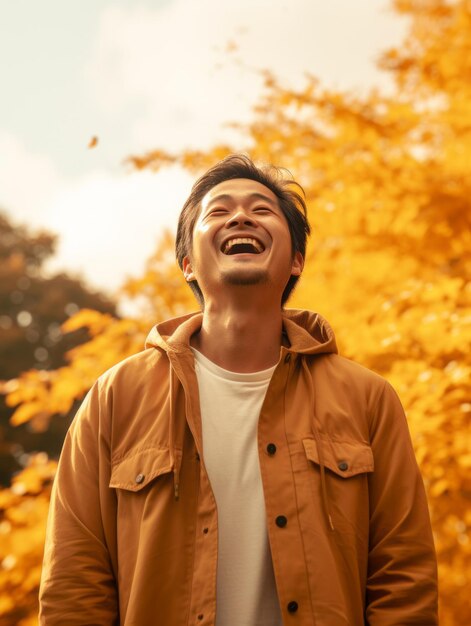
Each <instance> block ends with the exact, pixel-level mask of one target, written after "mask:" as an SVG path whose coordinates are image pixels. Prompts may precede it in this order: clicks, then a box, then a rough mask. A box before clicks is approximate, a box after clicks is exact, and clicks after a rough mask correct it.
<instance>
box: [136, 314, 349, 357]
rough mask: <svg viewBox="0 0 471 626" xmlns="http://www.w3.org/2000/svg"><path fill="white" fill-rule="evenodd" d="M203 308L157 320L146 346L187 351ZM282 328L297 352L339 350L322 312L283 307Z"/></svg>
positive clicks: (332, 351)
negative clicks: (162, 320)
mask: <svg viewBox="0 0 471 626" xmlns="http://www.w3.org/2000/svg"><path fill="white" fill-rule="evenodd" d="M202 321H203V314H202V312H201V311H198V312H195V313H189V314H187V315H182V316H180V317H174V318H172V319H170V320H167V321H165V322H161V323H159V324H156V325H155V326H154V327H153V328H152V329H151V331H150V332H149V334H148V336H147V339H146V342H145V347H146V348H151V347H154V348H161V349H162V350H164V351H165V352H177V353H178V352H188V351H189V350H190V337H191V335H193V333H195V332H196V331H198V330H199V329H200V328H201V324H202ZM283 330H284V332H285V333H286V336H287V337H288V341H289V344H290V347H289V348H287V350H288V352H294V353H298V354H326V353H335V354H337V353H338V349H337V344H336V341H335V336H334V331H333V330H332V328H331V326H330V324H329V323H328V322H327V320H326V319H325V318H323V317H322V316H321V315H320V314H319V313H314V312H312V311H305V310H300V309H284V310H283Z"/></svg>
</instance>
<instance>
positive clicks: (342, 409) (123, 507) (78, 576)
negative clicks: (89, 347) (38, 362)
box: [40, 310, 438, 626]
mask: <svg viewBox="0 0 471 626" xmlns="http://www.w3.org/2000/svg"><path fill="white" fill-rule="evenodd" d="M201 320H202V316H201V313H195V314H192V315H187V316H184V317H180V318H176V319H172V320H170V321H167V322H165V323H162V324H158V325H157V326H155V327H154V328H153V329H152V330H151V332H150V334H149V336H148V339H147V342H146V348H147V349H145V350H144V351H142V352H140V353H139V354H136V355H135V356H132V357H130V358H128V359H126V360H124V361H122V362H121V363H119V364H118V365H116V366H115V367H113V368H112V369H110V370H109V371H108V372H106V373H105V374H103V375H102V376H101V377H100V378H99V379H98V381H97V382H96V383H95V384H94V386H93V387H92V389H91V390H90V392H89V393H88V395H87V396H86V398H85V400H84V401H83V403H82V405H81V407H80V409H79V411H78V413H77V415H76V417H75V418H74V421H73V422H72V425H71V427H70V429H69V432H68V434H67V437H66V440H65V443H64V447H63V451H62V454H61V458H60V462H59V467H58V471H57V475H56V478H55V481H54V486H53V494H52V500H51V506H50V511H49V519H48V527H47V539H46V546H45V553H44V563H43V572H42V579H41V587H40V624H43V625H47V626H53V625H56V624H57V625H60V626H73V625H77V624H81V625H84V626H85V625H86V626H108V625H115V624H116V625H117V624H120V625H124V626H147V625H149V626H151V625H152V626H184V625H185V626H186V625H194V626H209V625H211V624H214V619H215V612H216V601H217V598H216V568H217V554H218V516H217V507H216V502H215V499H214V495H213V492H212V490H211V485H210V482H209V480H208V475H207V473H206V469H205V465H204V442H203V441H202V428H201V416H200V409H199V399H198V384H197V379H196V375H195V370H194V360H193V354H192V352H191V350H190V348H189V338H190V336H191V335H192V333H194V332H195V331H196V330H197V329H198V328H199V327H200V326H201ZM283 324H284V331H285V333H286V335H287V337H288V340H289V342H290V347H289V348H285V347H281V348H280V359H279V362H278V365H277V367H276V369H275V371H274V373H273V377H272V380H271V382H270V385H269V388H268V391H267V395H266V398H265V401H264V404H263V407H262V410H261V413H260V419H259V425H258V449H259V459H260V470H261V477H262V482H263V490H264V495H265V505H266V522H267V527H268V535H269V540H270V547H271V553H272V557H273V566H274V571H275V578H276V587H277V593H278V598H279V602H280V607H281V611H282V615H283V623H284V624H285V625H287V626H291V625H293V626H361V625H365V624H368V625H370V626H393V625H394V626H408V625H412V624H414V625H420V626H434V625H435V624H437V623H438V620H437V578H436V559H435V552H434V545H433V539H432V532H431V528H430V519H429V513H428V508H427V501H426V497H425V492H424V487H423V483H422V478H421V476H420V473H419V470H418V467H417V463H416V460H415V457H414V452H413V449H412V445H411V440H410V436H409V431H408V427H407V423H406V419H405V415H404V411H403V408H402V406H401V403H400V401H399V399H398V396H397V394H396V392H395V391H394V389H393V388H392V387H391V385H390V384H389V383H388V382H387V381H386V380H385V379H384V378H382V377H381V376H379V375H378V374H376V373H374V372H372V371H370V370H368V369H366V368H365V367H363V366H361V365H359V364H357V363H354V362H352V361H350V360H348V359H346V358H344V357H341V356H339V355H338V353H337V347H336V343H335V338H334V334H333V331H332V329H331V327H330V326H329V324H328V323H327V321H326V320H325V319H323V318H322V317H321V316H320V315H319V314H315V313H311V312H309V311H297V310H287V311H285V312H284V316H283ZM243 514H244V512H243V511H237V510H234V515H243ZM243 539H244V538H243V537H241V541H243ZM224 626H225V625H224ZM228 626H230V625H228ZM237 626H252V625H250V624H240V625H237Z"/></svg>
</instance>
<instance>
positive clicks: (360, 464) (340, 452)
mask: <svg viewBox="0 0 471 626" xmlns="http://www.w3.org/2000/svg"><path fill="white" fill-rule="evenodd" d="M321 445H322V452H323V458H324V464H325V466H326V467H327V468H329V469H330V470H331V471H332V472H335V474H337V475H338V476H341V477H342V478H349V477H350V476H355V474H362V473H364V472H372V471H373V470H374V461H373V451H372V450H371V448H370V446H369V445H368V444H366V443H362V442H360V441H335V440H332V439H327V438H325V437H322V438H321ZM303 446H304V450H305V452H306V456H307V458H308V459H309V460H310V461H312V462H313V463H316V464H317V465H319V452H318V449H317V442H316V440H315V439H303Z"/></svg>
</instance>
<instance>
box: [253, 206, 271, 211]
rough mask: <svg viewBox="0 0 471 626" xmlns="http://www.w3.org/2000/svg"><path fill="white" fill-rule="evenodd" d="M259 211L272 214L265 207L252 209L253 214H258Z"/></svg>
mask: <svg viewBox="0 0 471 626" xmlns="http://www.w3.org/2000/svg"><path fill="white" fill-rule="evenodd" d="M261 211H263V212H269V213H271V212H272V211H271V209H269V208H268V207H267V206H259V207H257V208H255V209H254V213H260V212H261Z"/></svg>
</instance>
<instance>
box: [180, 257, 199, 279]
mask: <svg viewBox="0 0 471 626" xmlns="http://www.w3.org/2000/svg"><path fill="white" fill-rule="evenodd" d="M182 266H183V276H184V277H185V280H186V281H187V282H188V283H190V282H191V281H192V280H196V276H195V275H194V273H193V269H192V267H191V261H190V259H189V257H187V256H185V257H183V261H182Z"/></svg>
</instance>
